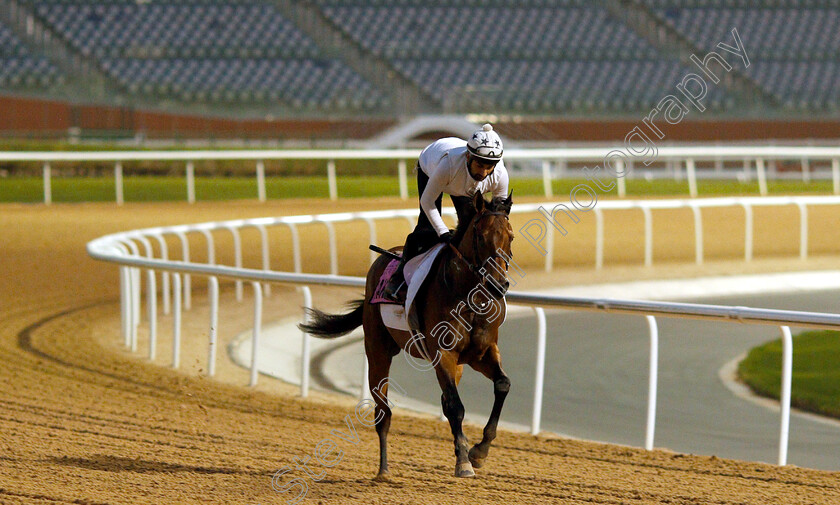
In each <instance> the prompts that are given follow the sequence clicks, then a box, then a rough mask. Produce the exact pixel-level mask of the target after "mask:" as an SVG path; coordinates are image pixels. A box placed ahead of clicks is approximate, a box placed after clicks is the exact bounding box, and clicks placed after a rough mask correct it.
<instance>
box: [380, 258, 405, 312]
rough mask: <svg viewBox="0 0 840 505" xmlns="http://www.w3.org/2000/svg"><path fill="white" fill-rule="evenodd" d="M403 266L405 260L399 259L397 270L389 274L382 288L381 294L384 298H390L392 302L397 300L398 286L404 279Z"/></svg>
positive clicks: (400, 285)
mask: <svg viewBox="0 0 840 505" xmlns="http://www.w3.org/2000/svg"><path fill="white" fill-rule="evenodd" d="M404 266H405V261H400V263H399V265H398V266H397V270H396V271H395V272H394V274H393V275H391V278H390V279H388V284H387V285H386V286H385V289H384V290H382V296H384V297H385V298H386V299H388V300H391V301H392V302H399V301H400V300H399V292H400V287H402V285H403V283H404V282H405V279H404V278H403V267H404Z"/></svg>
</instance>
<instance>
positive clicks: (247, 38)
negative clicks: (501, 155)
mask: <svg viewBox="0 0 840 505" xmlns="http://www.w3.org/2000/svg"><path fill="white" fill-rule="evenodd" d="M732 28H737V29H738V32H739V34H740V35H741V37H742V39H743V41H744V45H745V47H746V49H747V51H748V53H749V55H750V61H751V65H750V66H749V67H745V66H744V65H740V66H739V65H734V66H733V69H732V71H731V72H729V74H730V75H727V76H726V78H725V79H724V80H723V81H722V82H721V83H719V84H717V85H714V86H710V87H709V89H708V94H707V95H706V96H705V98H704V105H705V106H706V107H707V110H706V111H704V115H703V119H704V120H706V121H708V120H710V119H732V118H755V119H762V118H770V119H775V120H779V119H782V120H804V119H810V118H814V117H815V116H816V117H818V118H819V119H822V120H833V118H835V117H836V115H837V113H838V111H840V87H838V86H836V85H835V83H836V82H837V80H838V77H840V75H838V72H840V59H838V57H840V35H839V34H840V30H838V28H840V2H838V1H837V0H808V1H796V2H795V1H792V0H760V1H742V0H682V1H665V0H621V1H617V2H605V1H585V0H461V1H456V0H389V1H386V0H306V1H304V0H275V1H270V0H255V1H245V0H229V1H223V0H183V1H176V0H3V1H1V2H0V44H2V45H1V46H0V63H2V68H0V93H2V94H5V95H17V96H26V97H29V98H32V97H35V98H51V99H55V98H59V99H61V100H69V101H71V102H74V103H95V104H99V105H118V106H120V107H126V106H128V107H129V108H131V109H132V110H134V109H136V110H166V111H178V113H191V114H198V115H211V116H217V117H227V118H238V119H242V118H254V117H261V118H262V117H265V116H273V117H282V118H297V119H303V120H305V119H318V120H323V119H325V118H326V119H332V118H341V119H344V120H346V119H348V118H353V119H359V118H377V119H379V120H382V121H384V122H385V123H387V122H388V121H393V120H396V119H398V118H404V117H410V116H414V115H417V114H452V113H455V114H464V113H477V114H495V115H503V116H509V117H513V116H517V117H524V118H526V119H527V118H540V119H541V120H542V119H545V118H555V119H575V118H578V119H581V118H586V119H593V118H594V119H597V118H604V119H606V118H609V119H615V118H624V119H640V118H641V117H644V115H645V114H646V113H647V112H648V111H650V110H651V108H652V107H654V106H655V105H656V104H657V102H658V101H659V100H660V99H661V98H662V97H663V96H665V95H667V94H669V93H672V92H673V89H674V86H675V85H676V84H677V83H679V82H680V79H682V78H683V77H684V76H685V75H687V74H689V73H691V72H697V71H698V70H697V67H696V66H694V65H693V64H692V63H691V61H690V60H689V58H688V57H689V56H690V55H691V54H696V55H700V56H702V55H704V54H706V53H707V52H709V51H711V50H714V49H715V46H716V44H718V43H719V42H726V43H729V44H731V43H732V36H731V33H730V32H731V29H732ZM727 56H728V57H729V58H730V62H732V61H731V58H732V55H727ZM94 82H95V83H100V84H101V85H97V86H93V85H90V83H94ZM640 115H641V116H640Z"/></svg>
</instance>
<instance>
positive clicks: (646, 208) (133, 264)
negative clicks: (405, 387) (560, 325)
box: [87, 197, 840, 465]
mask: <svg viewBox="0 0 840 505" xmlns="http://www.w3.org/2000/svg"><path fill="white" fill-rule="evenodd" d="M553 205H556V203H544V204H520V205H517V206H516V207H515V208H514V209H513V213H535V212H539V209H540V207H542V208H544V209H545V208H550V207H552V206H553ZM759 205H763V206H766V205H775V206H779V205H794V206H796V207H797V208H798V209H799V210H800V216H802V219H801V221H800V222H801V226H802V229H801V234H800V237H801V244H800V257H803V258H804V257H807V236H808V229H807V213H806V212H807V208H808V206H812V205H840V197H774V198H720V199H693V200H659V201H653V200H641V201H604V202H601V203H600V204H599V206H598V208H597V209H596V210H597V211H598V214H597V215H599V216H601V214H602V213H603V211H605V210H610V209H634V208H637V209H640V210H642V211H643V212H644V215H645V219H646V220H648V221H647V223H646V226H645V229H646V234H645V239H644V240H645V241H646V244H647V243H648V241H650V240H651V238H650V237H651V234H652V222H651V221H649V220H650V215H651V212H652V211H654V210H656V209H674V208H690V209H692V210H693V218H694V226H695V231H696V240H697V247H696V251H697V255H696V261H697V262H698V263H702V251H703V247H702V217H701V215H702V214H701V212H700V210H701V209H703V208H709V207H724V206H733V207H743V208H744V209H745V210H747V209H748V210H747V219H746V223H747V229H746V230H745V251H747V254H745V260H747V261H749V260H750V259H751V258H752V246H751V240H752V229H751V226H752V220H751V219H750V216H751V213H750V211H751V209H752V208H753V207H754V206H759ZM444 214H445V215H447V216H450V217H452V216H454V210H453V209H444ZM416 215H417V211H416V210H415V209H405V210H386V211H370V212H358V213H348V212H345V213H336V214H321V215H301V216H288V217H279V218H257V219H241V220H231V221H223V222H210V223H201V224H193V225H177V226H168V227H157V228H147V229H142V230H133V231H127V232H121V233H115V234H111V235H107V236H104V237H100V238H98V239H96V240H93V241H91V242H89V243H88V245H87V250H88V253H89V254H90V256H92V257H93V258H95V259H98V260H102V261H106V262H110V263H115V264H117V265H119V266H120V286H121V290H120V294H121V296H120V300H121V303H120V307H121V322H122V324H121V332H122V337H123V341H124V344H125V346H126V347H127V348H130V349H131V350H132V352H136V351H137V350H138V349H137V332H138V325H139V322H140V318H141V291H142V289H141V288H142V284H143V282H142V275H141V273H142V272H143V271H145V273H146V293H145V294H146V308H147V314H146V317H147V319H148V323H149V325H148V328H149V357H150V358H152V359H153V358H154V356H155V353H156V331H157V307H158V301H157V295H158V284H157V277H158V275H160V278H161V284H162V286H161V289H160V292H161V294H162V298H163V300H162V307H163V312H164V313H168V312H169V311H170V308H171V310H172V311H173V312H174V314H173V316H174V317H173V325H174V328H173V337H174V338H173V352H172V356H173V361H172V366H173V367H176V368H177V367H178V366H179V357H180V337H181V328H180V326H181V312H182V311H183V310H185V309H189V307H190V305H191V303H190V300H191V294H190V292H191V282H190V278H191V276H194V275H199V276H203V277H207V279H208V295H209V299H210V321H209V327H210V333H209V335H210V338H209V343H208V366H207V371H208V374H209V375H211V376H212V375H213V374H214V373H215V361H216V350H217V342H218V334H217V327H218V305H219V284H218V279H219V278H224V279H230V280H234V281H236V283H237V299H239V300H241V299H242V295H241V290H242V286H243V283H246V282H247V283H249V284H250V287H251V289H252V290H253V293H254V324H253V332H252V353H253V354H252V358H251V375H250V382H249V384H250V385H255V384H256V383H257V380H258V370H259V353H258V342H259V338H260V329H261V325H262V297H263V294H265V293H267V289H268V285H269V284H272V283H278V284H294V285H298V286H300V287H301V288H300V292H301V293H302V295H303V298H304V307H311V306H312V296H311V292H310V290H309V286H313V285H326V286H347V287H364V286H365V279H364V278H363V277H355V276H344V275H339V274H338V266H337V265H338V263H337V250H336V246H335V241H330V242H331V244H330V248H331V251H330V263H331V267H330V268H331V273H330V274H310V273H303V272H302V271H301V270H302V269H301V250H300V240H299V236H298V230H297V228H298V227H299V226H302V225H306V224H328V225H329V226H330V227H331V225H332V224H333V223H338V222H351V221H360V222H366V223H367V224H368V229H369V233H370V239H371V242H375V233H376V229H375V226H374V223H375V222H376V221H378V220H384V219H407V220H408V221H409V223H412V224H413V218H414V217H416ZM597 221H598V223H599V224H598V228H597V233H598V235H599V240H598V241H597V242H598V245H597V247H596V249H597V250H596V258H600V259H601V261H597V260H596V262H595V263H596V267H597V268H600V267H602V266H603V263H602V259H603V218H602V216H601V218H599V219H598V220H597ZM271 227H286V228H288V229H289V230H290V232H291V238H292V240H291V246H292V249H293V264H294V270H295V271H294V272H279V271H273V270H271V269H270V268H269V266H270V265H269V253H270V250H269V244H268V239H267V233H266V230H267V229H268V228H271ZM244 228H256V229H257V230H258V231H259V237H260V239H259V244H258V245H252V244H249V247H253V248H255V249H256V248H258V250H260V254H261V258H262V268H259V269H255V268H244V267H242V248H243V244H242V240H241V237H240V234H239V231H240V230H242V229H244ZM547 229H549V230H550V229H553V228H552V227H551V226H548V227H547ZM216 231H221V232H225V233H229V234H232V235H233V237H234V240H233V242H232V243H233V247H234V249H235V251H234V252H233V256H234V263H235V264H234V265H220V264H216V241H215V240H214V235H213V232H216ZM189 235H195V236H200V237H203V239H204V240H205V241H206V243H207V258H208V261H207V262H206V263H197V262H194V261H190V257H191V256H190V249H189V241H188V236H189ZM167 236H170V237H175V238H177V239H178V240H179V242H180V244H181V256H182V259H181V260H173V259H170V258H169V251H168V250H167V247H166V240H165V239H166V237H167ZM550 239H551V240H553V238H550ZM152 241H154V242H156V243H157V244H158V255H159V256H158V257H155V254H154V253H155V251H154V249H153V247H152V245H151V244H152ZM649 249H650V248H649V247H647V246H646V248H645V250H646V257H645V264H646V265H649V264H651V263H652V257H650V256H649V253H647V251H648V250H649ZM550 254H553V247H550V248H548V250H547V251H546V269H550V268H551V264H552V262H553V258H552V257H551V255H550ZM170 277H171V280H172V282H171V287H170V282H169V280H170ZM170 292H171V293H170ZM170 294H171V299H170ZM506 299H507V301H508V303H511V304H516V305H525V306H530V307H533V309H534V313H535V315H536V317H537V321H538V325H537V332H538V335H537V349H536V357H535V358H536V360H535V362H536V366H535V379H536V380H535V387H534V391H533V399H534V403H533V412H532V422H531V432H532V433H534V434H536V433H538V432H539V431H540V424H541V413H542V396H543V375H544V367H545V346H546V318H545V309H546V308H552V309H566V310H583V311H595V312H610V313H624V314H635V315H639V316H644V317H645V318H646V320H647V322H648V328H649V335H650V361H649V362H650V371H649V381H648V405H647V426H646V432H645V448H646V449H652V448H653V447H654V433H655V421H656V397H657V373H658V328H657V324H656V317H674V318H689V319H698V320H709V321H724V322H737V323H748V324H764V325H774V326H778V327H779V328H780V331H781V334H782V340H783V364H782V398H781V399H782V401H781V407H782V408H781V421H780V430H779V453H778V463H779V464H780V465H784V464H786V462H787V447H788V427H789V418H790V383H791V373H792V370H791V368H792V345H793V344H792V339H791V333H790V326H797V327H808V328H818V329H831V330H840V315H838V314H826V313H813V312H801V311H787V310H770V309H757V308H749V307H731V306H719V305H700V304H689V303H673V302H656V301H639V300H617V299H599V298H579V297H568V296H556V295H547V294H542V293H528V292H509V293H508V294H507V297H506ZM304 317H305V316H304ZM301 337H302V338H301V345H302V357H301V359H302V366H301V369H302V376H301V395H302V396H306V395H307V394H308V390H309V362H310V352H309V338H310V337H309V336H308V335H306V334H302V336H301ZM365 366H367V363H366V362H365ZM362 394H364V393H362Z"/></svg>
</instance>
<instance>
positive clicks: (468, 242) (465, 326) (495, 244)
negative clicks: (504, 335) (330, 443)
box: [299, 192, 513, 480]
mask: <svg viewBox="0 0 840 505" xmlns="http://www.w3.org/2000/svg"><path fill="white" fill-rule="evenodd" d="M471 202H472V205H469V206H466V207H467V209H466V210H464V211H463V212H462V213H463V214H464V215H459V216H458V226H457V229H456V230H455V233H454V234H453V237H452V240H451V242H450V243H449V245H448V246H445V247H444V248H443V249H442V251H441V252H440V253H439V254H438V257H437V258H436V259H435V263H434V264H433V265H432V268H431V270H430V271H429V274H428V277H427V281H426V282H424V287H423V288H421V291H420V292H418V294H417V296H416V298H415V300H416V302H415V304H416V306H417V309H418V310H417V316H418V317H417V318H416V319H417V320H418V321H417V325H418V326H417V327H416V328H415V329H416V330H419V331H416V332H413V333H412V332H407V331H403V330H395V329H391V328H388V327H386V326H385V324H384V323H383V321H382V316H381V314H380V311H379V308H378V307H377V306H376V305H374V304H371V303H370V300H371V297H372V296H373V293H374V289H375V288H376V286H377V284H378V282H379V279H380V276H381V275H382V272H383V271H384V270H385V268H386V266H387V265H388V263H389V261H390V259H389V258H388V257H387V256H384V255H383V256H380V257H379V258H377V259H376V261H374V263H373V264H372V265H371V267H370V270H369V271H368V274H367V283H366V287H365V297H364V299H363V300H357V301H355V302H351V304H350V306H351V307H353V306H354V309H353V310H352V311H351V312H349V313H346V314H327V313H324V312H321V311H319V310H316V309H310V310H309V314H310V317H311V319H310V320H311V322H309V323H304V324H300V325H299V327H300V328H301V330H303V331H305V332H307V333H309V334H311V335H313V336H315V337H319V338H336V337H339V336H342V335H346V334H347V333H349V332H351V331H352V330H354V329H355V328H357V327H359V326H360V325H361V326H363V328H364V333H365V338H364V342H365V354H366V356H367V359H368V364H369V372H368V379H369V384H370V391H371V396H372V397H373V402H375V405H374V413H375V417H374V420H375V423H376V433H377V435H378V436H379V471H378V473H377V475H376V477H375V478H374V479H375V480H388V478H389V475H390V472H389V470H388V454H387V439H388V430H389V428H390V426H391V408H390V406H391V403H390V402H389V401H388V382H389V381H388V374H389V371H390V369H391V361H392V359H393V358H394V356H396V355H397V354H399V352H400V350H403V351H405V352H406V353H408V354H409V356H410V357H411V359H415V360H420V359H423V358H425V359H427V360H428V359H431V363H429V364H428V367H429V368H428V369H429V370H431V369H432V367H433V369H434V372H435V376H436V377H437V381H438V384H439V385H440V388H441V391H442V395H441V406H442V407H443V414H444V415H445V416H446V418H447V420H448V421H449V426H450V428H451V430H452V436H453V438H454V443H455V476H456V477H474V476H475V471H474V468H481V467H482V466H483V465H484V463H485V460H486V458H487V455H488V453H489V450H490V444H491V442H492V441H493V440H494V439H495V438H496V427H497V425H498V422H499V416H500V415H501V412H502V406H503V405H504V402H505V397H506V396H507V394H508V391H510V379H509V378H508V376H507V374H506V373H505V372H504V370H502V363H501V354H500V352H499V346H498V338H499V326H501V324H502V322H503V321H504V316H505V304H504V303H500V300H501V299H502V298H503V297H504V295H505V293H506V292H507V289H508V287H509V286H510V283H509V281H508V280H507V270H508V267H509V265H510V261H511V258H512V252H511V242H512V241H513V229H512V228H511V225H510V222H509V216H510V209H511V205H512V204H513V192H511V193H510V194H509V195H508V196H507V198H502V197H497V198H494V199H492V200H491V201H489V202H488V201H486V200H485V199H484V197H483V196H482V195H481V194H478V193H476V194H475V195H474V196H473V198H472V200H471ZM399 250H401V247H395V248H392V249H391V250H390V251H391V252H394V253H395V252H397V251H399ZM479 295H480V296H479ZM479 297H481V298H482V300H483V301H481V302H477V301H476V300H477V299H479ZM431 356H434V358H431ZM421 363H424V364H425V361H421ZM464 364H467V365H469V366H470V367H472V368H473V369H474V370H476V371H478V372H479V373H481V374H483V375H484V376H485V377H487V378H488V379H490V380H491V381H493V393H494V401H493V409H492V411H491V414H490V418H489V419H488V420H487V424H486V426H485V427H484V432H483V437H482V439H481V441H480V442H478V443H476V444H475V445H473V446H472V448H469V442H468V440H467V437H466V436H465V435H464V432H463V430H462V422H463V419H464V404H463V403H462V402H461V399H460V397H459V395H458V383H459V381H460V379H461V374H462V373H463V368H464ZM415 368H416V367H415ZM396 387H398V386H397V385H396V383H395V388H396ZM371 424H373V423H371Z"/></svg>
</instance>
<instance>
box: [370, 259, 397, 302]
mask: <svg viewBox="0 0 840 505" xmlns="http://www.w3.org/2000/svg"><path fill="white" fill-rule="evenodd" d="M399 264H400V262H399V260H395V259H392V260H391V261H390V262H389V263H388V266H386V267H385V271H383V272H382V276H381V277H379V282H378V283H377V284H376V289H374V290H373V296H372V297H371V299H370V303H396V302H394V301H393V300H388V299H387V298H385V297H384V296H383V292H384V291H385V286H387V285H388V281H390V280H391V277H392V276H393V275H394V272H396V271H397V267H398V266H399Z"/></svg>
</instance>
